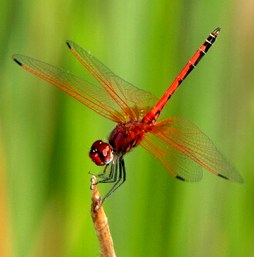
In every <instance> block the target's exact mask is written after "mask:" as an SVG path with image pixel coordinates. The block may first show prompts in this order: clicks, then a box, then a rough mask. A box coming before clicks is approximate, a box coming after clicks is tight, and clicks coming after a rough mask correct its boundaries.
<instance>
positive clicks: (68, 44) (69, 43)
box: [66, 40, 72, 49]
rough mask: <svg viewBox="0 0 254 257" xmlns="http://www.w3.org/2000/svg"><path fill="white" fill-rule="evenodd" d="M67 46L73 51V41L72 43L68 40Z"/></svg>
mask: <svg viewBox="0 0 254 257" xmlns="http://www.w3.org/2000/svg"><path fill="white" fill-rule="evenodd" d="M66 45H67V46H68V48H69V49H72V46H71V41H70V40H67V41H66Z"/></svg>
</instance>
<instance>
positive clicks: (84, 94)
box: [13, 55, 125, 122]
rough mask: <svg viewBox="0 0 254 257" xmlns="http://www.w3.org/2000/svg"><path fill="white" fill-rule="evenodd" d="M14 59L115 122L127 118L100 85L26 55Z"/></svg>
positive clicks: (16, 56) (15, 56) (26, 68)
mask: <svg viewBox="0 0 254 257" xmlns="http://www.w3.org/2000/svg"><path fill="white" fill-rule="evenodd" d="M13 59H14V60H15V61H16V62H17V63H18V64H19V65H20V66H21V67H22V68H23V69H25V70H27V71H29V72H30V73H32V74H34V75H36V76H38V77H40V78H42V79H44V80H46V81H48V82H49V83H51V84H53V85H54V86H56V87H57V88H59V89H61V90H63V91H64V92H65V93H67V94H68V95H70V96H71V97H73V98H75V99H76V100H78V101H79V102H81V103H82V104H84V105H86V106H87V107H89V108H90V109H92V110H93V111H95V112H97V113H98V114H100V115H101V116H103V117H105V118H107V119H110V120H112V121H115V122H121V121H124V120H125V116H124V113H123V112H122V110H120V109H119V106H118V105H117V104H116V103H115V102H114V100H113V99H112V98H111V97H110V95H109V94H107V92H106V91H105V90H104V89H103V88H102V87H100V86H96V85H93V84H91V83H89V82H87V81H85V80H82V79H80V78H78V77H76V76H74V75H73V74H71V73H70V72H68V71H65V70H63V69H60V68H57V67H54V66H52V65H49V64H47V63H44V62H41V61H39V60H36V59H33V58H31V57H27V56H24V55H14V56H13Z"/></svg>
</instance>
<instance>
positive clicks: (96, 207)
mask: <svg viewBox="0 0 254 257" xmlns="http://www.w3.org/2000/svg"><path fill="white" fill-rule="evenodd" d="M91 190H92V205H91V216H92V220H93V224H94V228H95V232H96V235H97V238H98V241H99V245H100V252H101V256H102V257H116V254H115V250H114V246H113V240H112V237H111V234H110V229H109V224H108V218H107V216H106V214H105V212H104V208H103V206H102V205H101V195H100V192H99V191H98V187H97V185H96V177H95V176H93V177H92V179H91Z"/></svg>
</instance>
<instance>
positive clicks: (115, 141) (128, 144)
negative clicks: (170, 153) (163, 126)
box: [109, 121, 147, 155]
mask: <svg viewBox="0 0 254 257" xmlns="http://www.w3.org/2000/svg"><path fill="white" fill-rule="evenodd" d="M146 126H147V125H146V124H144V123H140V122H139V121H130V122H128V123H120V124H118V125H117V126H116V127H115V129H114V130H113V131H112V133H111V135H110V137H109V144H110V145H111V146H112V147H113V150H114V152H115V153H116V154H119V155H123V154H125V153H127V152H129V151H130V150H131V149H132V148H133V147H135V146H137V145H138V144H139V143H140V142H141V140H142V139H143V137H144V135H145V132H146Z"/></svg>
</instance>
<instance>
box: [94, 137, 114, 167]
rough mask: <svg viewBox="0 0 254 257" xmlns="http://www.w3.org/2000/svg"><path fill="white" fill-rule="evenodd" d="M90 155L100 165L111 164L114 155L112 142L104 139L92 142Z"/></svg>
mask: <svg viewBox="0 0 254 257" xmlns="http://www.w3.org/2000/svg"><path fill="white" fill-rule="evenodd" d="M89 156H90V158H91V159H92V161H93V162H95V164H96V165H98V166H103V165H106V164H109V163H110V162H111V161H112V160H113V157H114V156H113V149H112V147H111V146H110V144H108V143H105V142H103V141H102V140H97V141H95V142H94V143H93V144H92V146H91V150H90V152H89Z"/></svg>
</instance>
